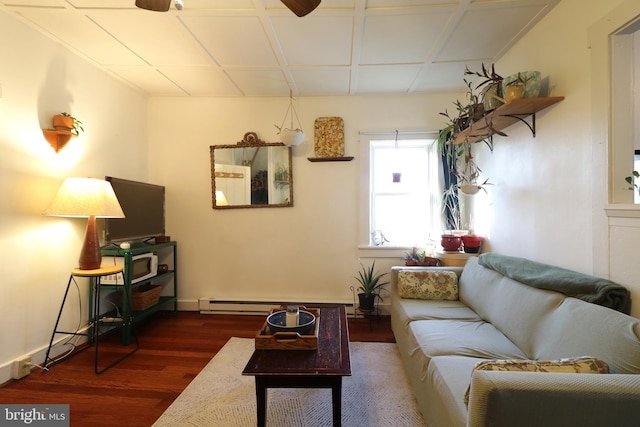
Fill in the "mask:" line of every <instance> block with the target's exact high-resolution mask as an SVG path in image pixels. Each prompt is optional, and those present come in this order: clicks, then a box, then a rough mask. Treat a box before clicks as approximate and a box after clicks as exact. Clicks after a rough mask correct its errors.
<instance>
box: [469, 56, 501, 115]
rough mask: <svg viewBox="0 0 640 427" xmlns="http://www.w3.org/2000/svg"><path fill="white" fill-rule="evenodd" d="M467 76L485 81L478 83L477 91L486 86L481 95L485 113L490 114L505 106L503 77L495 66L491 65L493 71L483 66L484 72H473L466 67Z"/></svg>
mask: <svg viewBox="0 0 640 427" xmlns="http://www.w3.org/2000/svg"><path fill="white" fill-rule="evenodd" d="M464 74H465V75H473V76H477V77H481V78H482V79H483V80H481V81H480V83H478V85H477V86H476V89H480V88H481V87H483V86H486V87H485V88H484V89H483V90H482V91H481V92H480V93H481V95H482V103H483V105H484V109H485V112H490V111H493V110H494V109H496V108H497V107H499V106H501V105H502V104H504V101H503V99H502V81H503V80H504V79H503V78H502V76H501V75H500V74H498V73H496V69H495V65H494V64H491V70H490V71H489V68H487V67H485V65H484V63H483V64H482V71H480V72H478V71H471V70H470V69H469V67H465V70H464Z"/></svg>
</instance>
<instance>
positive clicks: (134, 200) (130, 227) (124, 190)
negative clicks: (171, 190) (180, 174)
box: [104, 176, 165, 244]
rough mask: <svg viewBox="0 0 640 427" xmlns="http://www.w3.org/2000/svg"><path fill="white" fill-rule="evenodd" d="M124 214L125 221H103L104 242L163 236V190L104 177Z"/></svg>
mask: <svg viewBox="0 0 640 427" xmlns="http://www.w3.org/2000/svg"><path fill="white" fill-rule="evenodd" d="M105 180H107V181H109V182H110V183H111V186H112V187H113V191H114V192H115V193H116V197H117V198H118V201H119V202H120V206H121V207H122V210H123V211H124V215H125V218H107V219H105V220H104V242H105V243H106V244H108V243H115V242H124V241H131V240H145V239H150V238H152V237H156V236H163V235H164V234H165V211H164V202H165V192H164V186H162V185H155V184H148V183H146V182H139V181H130V180H128V179H122V178H114V177H112V176H107V177H105Z"/></svg>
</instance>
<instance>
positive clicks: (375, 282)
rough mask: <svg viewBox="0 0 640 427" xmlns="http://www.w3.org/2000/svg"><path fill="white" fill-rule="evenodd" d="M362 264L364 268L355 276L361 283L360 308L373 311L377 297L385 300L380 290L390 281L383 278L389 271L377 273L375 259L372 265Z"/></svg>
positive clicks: (359, 293)
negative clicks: (384, 280)
mask: <svg viewBox="0 0 640 427" xmlns="http://www.w3.org/2000/svg"><path fill="white" fill-rule="evenodd" d="M360 266H361V267H362V270H361V271H360V272H358V277H355V279H356V280H357V281H358V283H360V286H359V287H358V300H359V302H360V310H362V311H372V310H373V308H374V303H375V299H376V298H380V301H382V300H383V299H382V297H381V296H380V291H382V290H383V289H384V287H385V286H386V285H387V284H388V283H389V282H383V281H382V278H383V277H384V276H387V275H388V274H389V273H376V272H375V266H376V262H375V261H373V263H372V264H371V266H370V267H365V266H364V265H362V264H360Z"/></svg>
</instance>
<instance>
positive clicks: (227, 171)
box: [209, 132, 293, 209]
mask: <svg viewBox="0 0 640 427" xmlns="http://www.w3.org/2000/svg"><path fill="white" fill-rule="evenodd" d="M209 151H210V155H211V203H212V207H213V209H241V208H245V209H246V208H286V207H292V206H293V172H292V167H291V166H292V161H291V147H287V146H286V145H284V144H283V143H281V142H274V143H268V142H264V141H262V140H261V139H259V138H258V135H257V134H256V133H255V132H247V133H245V134H244V137H243V139H242V141H239V142H238V143H236V145H212V146H210V147H209ZM225 191H226V193H225Z"/></svg>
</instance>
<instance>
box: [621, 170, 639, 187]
mask: <svg viewBox="0 0 640 427" xmlns="http://www.w3.org/2000/svg"><path fill="white" fill-rule="evenodd" d="M638 178H640V172H638V171H633V172H631V175H630V176H628V177H626V178H625V179H624V180H625V181H627V184H629V188H628V189H629V190H638V191H640V187H638V184H636V183H635V181H634V180H635V179H638Z"/></svg>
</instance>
